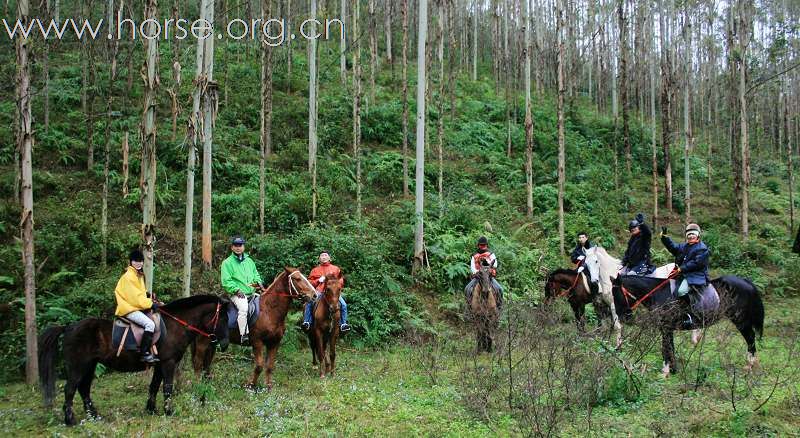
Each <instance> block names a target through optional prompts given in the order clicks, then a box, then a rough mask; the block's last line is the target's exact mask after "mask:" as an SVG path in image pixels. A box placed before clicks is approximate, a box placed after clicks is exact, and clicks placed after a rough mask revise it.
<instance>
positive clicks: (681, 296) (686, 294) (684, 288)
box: [676, 278, 694, 329]
mask: <svg viewBox="0 0 800 438" xmlns="http://www.w3.org/2000/svg"><path fill="white" fill-rule="evenodd" d="M676 295H677V296H678V300H679V301H680V302H681V303H682V304H683V306H684V309H685V310H686V318H685V319H684V320H683V324H682V325H683V328H684V329H689V328H691V327H692V326H694V320H692V302H691V298H690V295H691V292H690V286H689V282H687V281H686V279H685V278H684V279H683V280H681V283H680V285H679V286H678V290H677V291H676Z"/></svg>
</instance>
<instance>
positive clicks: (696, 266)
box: [661, 224, 710, 328]
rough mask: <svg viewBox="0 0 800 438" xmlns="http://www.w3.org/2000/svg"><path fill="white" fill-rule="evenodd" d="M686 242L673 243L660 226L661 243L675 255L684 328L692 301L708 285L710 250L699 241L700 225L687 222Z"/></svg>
mask: <svg viewBox="0 0 800 438" xmlns="http://www.w3.org/2000/svg"><path fill="white" fill-rule="evenodd" d="M685 234H686V243H677V244H676V243H673V242H672V240H671V239H670V238H669V237H667V236H666V227H662V228H661V243H663V244H664V246H665V247H666V248H667V250H669V252H670V253H672V255H673V256H675V271H677V273H678V274H679V277H678V278H680V280H681V281H680V286H678V298H679V299H680V300H681V301H682V302H683V303H684V305H685V306H686V308H687V313H686V320H684V322H683V326H684V327H685V328H691V327H692V326H693V322H692V315H691V309H692V303H693V302H696V301H697V300H698V299H699V296H700V294H701V293H702V291H703V289H705V287H706V286H707V285H708V258H709V255H710V251H709V250H708V246H706V244H705V243H703V242H701V241H700V226H699V225H697V224H689V225H687V226H686V230H685Z"/></svg>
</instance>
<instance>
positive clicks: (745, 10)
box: [737, 0, 753, 239]
mask: <svg viewBox="0 0 800 438" xmlns="http://www.w3.org/2000/svg"><path fill="white" fill-rule="evenodd" d="M738 6H739V7H738V9H739V11H738V13H739V28H738V30H737V34H738V35H737V36H738V38H739V57H738V63H739V111H740V112H739V114H740V121H739V125H740V134H741V140H740V141H741V143H740V151H741V165H742V167H741V172H742V177H741V180H742V188H741V191H742V194H741V200H742V205H741V213H740V214H741V215H740V224H741V232H742V237H744V238H745V239H746V238H748V237H749V235H750V222H749V210H750V204H749V191H750V146H749V143H748V141H749V140H748V132H747V100H746V99H745V93H746V90H747V46H748V44H749V41H750V34H749V32H750V29H751V28H752V22H753V15H752V12H751V10H752V9H753V4H752V0H738Z"/></svg>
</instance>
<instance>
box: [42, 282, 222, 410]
mask: <svg viewBox="0 0 800 438" xmlns="http://www.w3.org/2000/svg"><path fill="white" fill-rule="evenodd" d="M228 305H230V303H229V302H228V301H227V300H223V299H221V298H219V297H216V296H211V295H196V296H193V297H189V298H183V299H180V300H177V301H173V302H171V303H169V304H166V305H164V306H162V307H161V315H162V319H163V320H164V323H165V326H166V329H167V330H166V335H164V334H162V337H161V339H160V340H159V341H158V345H157V347H158V353H159V359H160V362H157V363H155V364H154V365H153V380H152V381H151V382H150V397H149V398H148V399H147V411H149V412H150V413H155V411H156V395H157V394H158V389H159V387H160V386H161V382H162V381H163V382H164V413H165V414H167V415H170V414H172V412H173V409H172V402H171V400H170V398H171V396H172V385H173V383H172V381H173V377H174V375H175V367H176V366H177V364H178V363H179V362H180V360H181V358H182V357H183V353H184V352H186V347H188V346H189V344H190V343H191V342H192V341H193V340H194V339H195V338H197V337H203V338H204V339H206V341H208V342H214V343H216V342H219V344H220V347H221V348H222V349H223V350H224V349H225V348H227V346H228V313H227V306H228ZM112 324H113V323H112V322H111V321H110V320H106V319H98V318H87V319H84V320H81V321H78V322H76V323H74V324H71V325H68V326H53V327H49V328H48V329H47V330H45V331H44V333H42V335H41V338H40V340H39V380H40V383H41V385H40V386H41V389H42V392H43V394H44V402H45V405H46V406H50V405H51V404H52V402H53V396H54V394H55V380H56V368H55V358H56V354H57V352H58V345H59V341H60V340H61V337H62V336H63V338H64V340H63V350H64V365H65V368H66V373H67V382H66V384H65V385H64V423H66V424H67V425H69V426H71V425H74V424H76V423H77V422H76V420H75V414H74V412H73V410H72V400H73V398H74V397H75V391H76V390H77V391H78V392H79V393H80V395H81V398H82V399H83V408H84V410H85V411H86V414H87V415H88V416H91V417H97V409H96V408H95V406H94V403H92V398H91V395H90V391H91V387H92V380H94V376H95V374H94V372H95V367H96V366H97V364H98V363H101V364H103V365H105V366H106V367H108V368H110V369H112V370H116V371H122V372H136V371H142V370H145V369H146V367H147V364H146V363H144V362H142V361H140V360H139V352H138V351H124V350H123V351H122V352H121V353H120V354H119V356H118V355H117V349H116V348H114V347H113V346H112V342H111V328H112Z"/></svg>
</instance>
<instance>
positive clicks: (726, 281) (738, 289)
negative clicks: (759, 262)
mask: <svg viewBox="0 0 800 438" xmlns="http://www.w3.org/2000/svg"><path fill="white" fill-rule="evenodd" d="M719 281H720V282H722V283H723V285H724V286H725V288H726V289H727V290H729V291H731V292H733V293H734V295H735V296H736V297H737V298H738V300H741V301H739V302H741V303H742V304H744V305H745V312H746V313H745V314H744V316H746V318H747V321H748V322H749V323H750V324H751V325H752V327H753V330H755V332H756V334H758V337H759V339H761V338H762V337H763V336H764V301H763V300H762V299H761V292H760V291H759V290H758V286H756V285H755V284H753V282H752V281H750V280H748V279H747V278H743V277H738V276H733V275H726V276H723V277H720V278H719Z"/></svg>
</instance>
